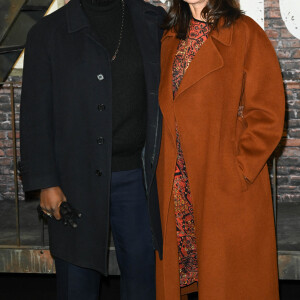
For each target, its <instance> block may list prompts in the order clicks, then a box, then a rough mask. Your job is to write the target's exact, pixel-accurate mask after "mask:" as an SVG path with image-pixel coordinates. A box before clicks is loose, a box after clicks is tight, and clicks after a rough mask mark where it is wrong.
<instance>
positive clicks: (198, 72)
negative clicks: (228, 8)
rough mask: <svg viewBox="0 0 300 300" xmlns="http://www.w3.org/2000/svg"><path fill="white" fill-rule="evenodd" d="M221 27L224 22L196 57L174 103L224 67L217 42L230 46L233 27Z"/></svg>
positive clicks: (214, 31)
mask: <svg viewBox="0 0 300 300" xmlns="http://www.w3.org/2000/svg"><path fill="white" fill-rule="evenodd" d="M221 26H222V20H221V21H220V25H219V28H218V29H217V30H213V31H212V33H211V34H210V36H209V38H208V39H207V41H206V42H205V43H204V44H203V45H202V46H201V48H200V49H199V51H198V52H197V54H196V55H195V57H194V59H193V60H192V62H191V64H190V66H189V68H188V69H187V71H186V73H185V75H184V77H183V79H182V81H181V84H180V86H179V89H178V91H177V93H176V97H175V99H174V101H176V100H177V99H178V97H179V96H180V95H181V94H182V93H183V92H184V91H185V90H187V89H188V88H190V87H191V86H193V85H194V84H195V83H196V82H198V81H199V80H201V79H202V78H204V77H206V76H207V75H209V74H211V73H212V72H214V71H217V70H219V69H221V68H222V67H223V66H224V60H223V57H222V55H221V53H220V51H219V49H218V47H217V45H216V41H218V42H220V43H222V44H223V45H225V46H230V45H231V40H232V30H233V26H230V27H228V28H223V27H221Z"/></svg>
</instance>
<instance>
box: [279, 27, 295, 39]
mask: <svg viewBox="0 0 300 300" xmlns="http://www.w3.org/2000/svg"><path fill="white" fill-rule="evenodd" d="M280 36H281V38H293V37H294V36H293V35H292V34H291V33H290V32H289V31H288V29H286V28H283V29H280Z"/></svg>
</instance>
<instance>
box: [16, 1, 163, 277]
mask: <svg viewBox="0 0 300 300" xmlns="http://www.w3.org/2000/svg"><path fill="white" fill-rule="evenodd" d="M126 3H127V5H128V7H129V11H130V15H131V18H132V21H133V25H134V29H135V34H136V36H137V39H138V42H139V46H140V50H141V53H142V58H143V63H144V70H145V80H146V88H147V133H146V143H145V147H144V150H143V154H142V158H143V169H144V177H145V178H144V179H145V186H146V193H147V197H148V203H149V213H150V219H151V226H152V233H153V246H154V248H155V249H157V250H158V251H159V253H160V255H161V254H162V237H161V225H160V215H159V207H158V199H157V190H156V179H155V169H156V164H157V159H158V151H159V146H160V138H161V114H160V111H159V106H158V99H157V98H158V97H157V95H158V86H159V78H160V39H161V36H162V33H163V31H162V30H161V28H160V24H161V22H162V20H163V17H164V15H165V12H164V10H163V9H162V8H161V7H155V6H152V5H150V4H148V3H145V2H144V1H142V0H126ZM20 127H21V128H20V130H21V164H20V167H21V174H22V180H23V187H24V190H25V191H30V190H38V189H41V188H47V187H53V186H60V187H61V188H62V190H63V192H64V193H65V195H66V197H67V200H68V201H69V202H70V203H71V204H72V205H74V207H76V208H78V209H79V210H80V211H81V212H82V215H83V216H82V219H81V220H80V223H79V226H78V228H77V229H75V230H74V229H71V228H70V227H64V226H63V224H62V222H58V221H56V220H51V221H50V222H49V234H50V250H51V253H52V255H53V256H56V257H59V258H61V259H64V260H66V261H68V262H71V263H73V264H75V265H78V266H81V267H86V268H91V269H95V270H97V271H99V272H101V273H103V274H107V250H108V235H109V198H110V178H111V152H112V83H111V62H110V57H109V54H108V52H107V50H106V49H105V48H104V47H103V46H102V45H101V43H100V42H99V40H98V39H97V36H96V34H95V32H94V31H93V30H92V29H91V27H90V24H89V22H88V19H87V17H86V15H85V14H84V12H83V9H82V7H81V5H80V1H79V0H71V1H70V2H69V3H68V4H67V5H66V6H64V7H62V8H61V9H59V10H58V11H56V12H54V13H53V14H51V15H49V16H47V17H45V18H43V19H42V20H41V21H40V22H38V23H37V24H36V25H35V26H34V27H33V28H32V29H31V31H30V32H29V34H28V38H27V44H26V49H25V62H24V74H23V90H22V98H21V120H20ZM98 137H102V138H104V143H103V144H98V143H97V138H98Z"/></svg>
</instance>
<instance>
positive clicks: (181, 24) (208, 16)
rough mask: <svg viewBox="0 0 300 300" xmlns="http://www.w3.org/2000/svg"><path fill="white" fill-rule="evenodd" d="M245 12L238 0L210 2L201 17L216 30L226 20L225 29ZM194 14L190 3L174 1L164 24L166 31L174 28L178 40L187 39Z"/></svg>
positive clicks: (211, 0) (214, 0)
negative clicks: (220, 22) (221, 21)
mask: <svg viewBox="0 0 300 300" xmlns="http://www.w3.org/2000/svg"><path fill="white" fill-rule="evenodd" d="M242 14H243V12H242V11H241V10H240V6H239V4H238V3H237V1H236V0H208V2H207V5H206V6H205V7H204V9H203V10H202V13H201V16H202V18H203V19H204V20H206V21H207V22H208V24H209V26H210V27H211V29H214V28H216V27H217V26H218V23H219V21H220V19H221V18H224V24H222V25H223V26H225V27H228V26H230V25H231V24H232V23H233V22H234V21H235V20H236V19H238V18H239V17H240V16H241V15H242ZM191 18H192V13H191V10H190V6H189V4H188V3H186V2H184V1H183V0H172V5H171V7H170V10H169V12H168V15H167V17H166V19H165V22H164V24H163V28H164V29H167V30H169V29H172V28H174V30H175V32H176V34H177V38H179V39H185V38H186V35H187V31H188V28H189V24H190V20H191Z"/></svg>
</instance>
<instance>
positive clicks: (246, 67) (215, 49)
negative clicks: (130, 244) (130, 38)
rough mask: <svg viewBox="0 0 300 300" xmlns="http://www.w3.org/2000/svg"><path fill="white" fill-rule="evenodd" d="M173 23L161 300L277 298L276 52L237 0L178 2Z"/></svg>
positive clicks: (164, 99)
mask: <svg viewBox="0 0 300 300" xmlns="http://www.w3.org/2000/svg"><path fill="white" fill-rule="evenodd" d="M165 28H166V32H165V34H164V37H163V39H162V50H161V55H162V57H161V72H162V73H161V84H160V90H159V101H160V107H161V110H162V114H163V133H162V142H161V154H160V158H159V162H158V168H157V180H158V193H159V199H160V212H161V219H162V230H163V240H164V253H163V259H162V260H160V259H159V258H157V300H179V299H180V295H186V294H188V293H190V292H192V291H198V297H199V299H201V300H278V299H279V296H278V275H277V256H276V241H275V230H274V219H273V210H272V200H271V191H270V183H269V174H268V168H267V164H266V163H267V159H268V158H269V156H270V155H271V154H272V152H273V151H274V149H275V147H276V146H277V144H278V142H279V141H280V138H281V135H282V130H283V122H284V107H285V105H284V91H283V83H282V77H281V72H280V67H279V64H278V61H277V58H276V54H275V51H274V49H273V47H272V45H271V43H270V41H269V40H268V38H267V36H266V34H265V33H264V31H263V30H262V29H261V28H260V27H259V26H258V25H257V24H256V23H255V22H254V21H253V20H252V19H250V18H249V17H246V16H244V15H243V14H242V13H241V11H240V9H239V7H238V5H237V4H236V2H235V1H234V0H185V2H184V1H182V0H174V1H173V4H172V6H171V8H170V11H169V13H168V17H167V19H166V22H165ZM184 297H186V296H183V298H184ZM183 298H182V299H183ZM186 298H187V297H186Z"/></svg>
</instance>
